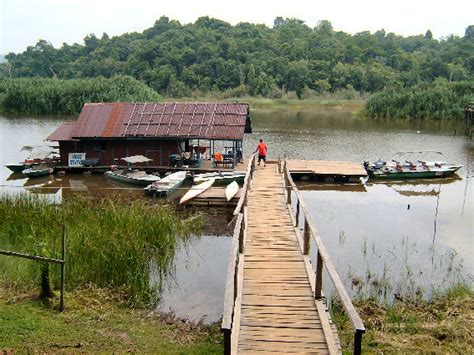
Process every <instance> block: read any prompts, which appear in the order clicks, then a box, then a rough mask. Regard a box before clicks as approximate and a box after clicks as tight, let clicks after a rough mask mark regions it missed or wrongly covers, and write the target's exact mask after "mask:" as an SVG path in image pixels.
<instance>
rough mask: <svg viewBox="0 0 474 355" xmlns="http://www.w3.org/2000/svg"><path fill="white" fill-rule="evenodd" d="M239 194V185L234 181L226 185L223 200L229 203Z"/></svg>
mask: <svg viewBox="0 0 474 355" xmlns="http://www.w3.org/2000/svg"><path fill="white" fill-rule="evenodd" d="M238 192H239V184H237V182H236V181H232V182H231V183H230V184H229V185H227V187H226V189H225V198H226V200H227V201H230V200H232V199H233V198H234V196H235V195H237V193H238Z"/></svg>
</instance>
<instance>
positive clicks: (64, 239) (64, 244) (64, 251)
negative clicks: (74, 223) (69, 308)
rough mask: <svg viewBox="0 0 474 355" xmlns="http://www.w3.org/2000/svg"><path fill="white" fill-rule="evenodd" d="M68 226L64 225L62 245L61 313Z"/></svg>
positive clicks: (61, 309) (60, 308) (60, 309)
mask: <svg viewBox="0 0 474 355" xmlns="http://www.w3.org/2000/svg"><path fill="white" fill-rule="evenodd" d="M66 233H67V230H66V225H65V224H63V235H62V244H61V247H62V248H61V259H62V260H63V262H62V264H61V295H60V299H59V311H60V312H62V311H64V284H65V282H66Z"/></svg>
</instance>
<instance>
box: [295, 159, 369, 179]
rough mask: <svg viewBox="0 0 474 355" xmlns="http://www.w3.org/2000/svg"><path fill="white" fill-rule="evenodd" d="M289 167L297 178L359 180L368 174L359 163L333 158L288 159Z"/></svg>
mask: <svg viewBox="0 0 474 355" xmlns="http://www.w3.org/2000/svg"><path fill="white" fill-rule="evenodd" d="M287 164H288V169H289V170H290V173H291V175H292V176H293V177H294V178H295V179H299V178H302V177H308V178H310V179H311V178H313V179H318V180H325V179H327V178H330V179H332V180H334V181H357V180H359V179H360V178H362V177H366V176H367V171H365V169H364V166H363V165H362V164H359V163H352V162H346V161H332V160H288V161H287Z"/></svg>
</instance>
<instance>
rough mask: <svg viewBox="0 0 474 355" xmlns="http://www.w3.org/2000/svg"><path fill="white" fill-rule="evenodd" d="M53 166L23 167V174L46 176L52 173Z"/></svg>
mask: <svg viewBox="0 0 474 355" xmlns="http://www.w3.org/2000/svg"><path fill="white" fill-rule="evenodd" d="M53 171H54V169H53V168H45V169H33V168H30V169H25V170H23V174H24V175H26V176H27V177H30V178H31V177H40V176H47V175H51V174H52V173H53Z"/></svg>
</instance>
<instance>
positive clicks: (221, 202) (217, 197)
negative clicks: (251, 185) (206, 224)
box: [188, 186, 242, 207]
mask: <svg viewBox="0 0 474 355" xmlns="http://www.w3.org/2000/svg"><path fill="white" fill-rule="evenodd" d="M241 191H242V189H240V190H239V192H238V193H237V195H235V196H234V198H232V200H230V201H227V199H226V197H225V186H224V187H211V188H210V189H208V190H206V191H204V192H203V193H202V194H200V195H198V196H196V197H195V198H193V199H192V200H191V201H189V202H188V204H190V205H197V206H209V207H211V206H216V207H228V206H233V207H235V206H236V205H237V201H238V200H239V198H240V194H241Z"/></svg>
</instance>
